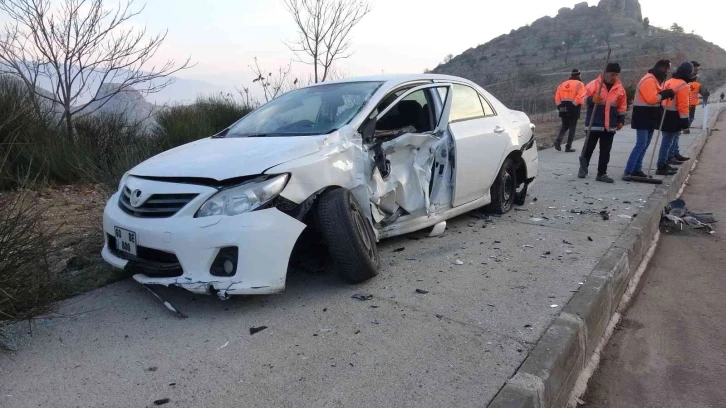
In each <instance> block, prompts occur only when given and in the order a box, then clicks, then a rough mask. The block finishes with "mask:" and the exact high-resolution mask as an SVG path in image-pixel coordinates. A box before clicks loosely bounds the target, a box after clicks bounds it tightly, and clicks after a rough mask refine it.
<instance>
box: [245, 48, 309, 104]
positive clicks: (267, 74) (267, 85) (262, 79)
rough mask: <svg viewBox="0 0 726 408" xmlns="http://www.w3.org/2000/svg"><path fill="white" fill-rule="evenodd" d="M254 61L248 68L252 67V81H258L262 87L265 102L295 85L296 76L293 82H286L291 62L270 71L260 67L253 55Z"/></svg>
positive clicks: (296, 81)
mask: <svg viewBox="0 0 726 408" xmlns="http://www.w3.org/2000/svg"><path fill="white" fill-rule="evenodd" d="M254 61H255V64H254V66H252V65H250V69H252V72H253V73H254V74H255V79H254V80H252V82H256V83H259V84H260V86H261V87H262V92H263V95H264V96H265V102H269V101H271V100H273V99H275V98H277V97H278V96H280V95H281V94H283V93H285V92H287V91H288V90H289V89H291V88H293V87H296V86H297V83H298V80H297V78H296V79H295V80H294V82H292V83H288V77H289V76H290V71H291V70H292V64H287V65H285V66H281V67H278V68H277V72H275V73H273V72H272V71H268V70H266V69H263V68H260V64H259V61H257V57H255V59H254Z"/></svg>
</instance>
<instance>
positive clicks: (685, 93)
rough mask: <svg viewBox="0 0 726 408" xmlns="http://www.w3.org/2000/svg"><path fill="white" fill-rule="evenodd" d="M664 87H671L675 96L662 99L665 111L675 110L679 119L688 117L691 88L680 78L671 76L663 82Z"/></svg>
mask: <svg viewBox="0 0 726 408" xmlns="http://www.w3.org/2000/svg"><path fill="white" fill-rule="evenodd" d="M663 88H664V89H672V90H673V92H674V93H675V94H676V96H675V97H674V98H673V99H666V100H665V101H663V107H664V108H665V110H666V111H669V112H677V113H678V116H679V117H680V118H681V119H688V113H689V107H690V106H689V100H690V93H691V88H690V87H689V86H688V83H687V82H686V81H684V80H682V79H675V78H671V79H669V80H667V81H666V82H665V85H664V86H663Z"/></svg>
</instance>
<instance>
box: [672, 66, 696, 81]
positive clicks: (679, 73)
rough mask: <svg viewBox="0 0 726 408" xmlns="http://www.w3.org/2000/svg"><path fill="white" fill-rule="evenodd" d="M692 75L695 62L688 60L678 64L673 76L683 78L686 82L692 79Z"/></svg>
mask: <svg viewBox="0 0 726 408" xmlns="http://www.w3.org/2000/svg"><path fill="white" fill-rule="evenodd" d="M692 75H693V64H691V63H690V62H688V61H686V62H684V63H682V64H681V65H679V66H678V69H676V72H674V73H673V78H677V79H682V80H684V81H686V82H689V81H690V80H691V76H692Z"/></svg>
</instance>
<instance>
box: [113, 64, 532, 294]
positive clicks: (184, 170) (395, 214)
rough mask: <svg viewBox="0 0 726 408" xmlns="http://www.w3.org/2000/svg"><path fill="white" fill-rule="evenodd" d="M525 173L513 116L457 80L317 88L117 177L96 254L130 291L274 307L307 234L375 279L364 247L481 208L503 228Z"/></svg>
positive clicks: (526, 136) (348, 266)
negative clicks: (163, 290)
mask: <svg viewBox="0 0 726 408" xmlns="http://www.w3.org/2000/svg"><path fill="white" fill-rule="evenodd" d="M537 164H538V161H537V146H536V144H535V140H534V125H532V124H531V123H530V121H529V118H528V117H527V115H525V114H524V113H522V112H518V111H513V110H510V109H508V108H507V107H505V106H504V105H503V104H501V103H500V102H499V101H497V100H496V99H495V98H493V97H492V96H491V95H490V94H489V93H487V92H486V91H485V90H484V89H482V88H481V87H479V86H477V85H476V84H474V83H472V82H470V81H467V80H465V79H462V78H456V77H449V76H441V75H407V76H380V77H367V78H351V79H345V80H342V81H337V82H327V83H322V84H316V85H313V86H309V87H307V88H302V89H298V90H294V91H291V92H288V93H286V94H284V95H282V96H280V97H279V98H277V99H275V100H273V101H271V102H269V103H267V104H265V105H264V106H262V107H260V108H258V109H257V110H255V111H253V112H252V113H250V114H248V115H247V116H245V117H244V118H242V119H240V120H239V121H237V122H236V123H234V124H233V125H231V126H230V127H229V128H227V129H225V130H224V131H222V132H220V133H219V134H217V135H214V136H212V137H209V138H206V139H201V140H198V141H196V142H193V143H189V144H186V145H183V146H180V147H177V148H175V149H172V150H169V151H166V152H164V153H161V154H159V155H157V156H155V157H153V158H151V159H149V160H146V161H145V162H143V163H141V164H139V165H138V166H136V167H134V168H133V169H131V170H130V171H129V172H128V173H127V174H126V175H125V176H124V177H123V179H122V180H121V182H120V184H119V189H118V191H117V192H116V193H115V194H114V195H113V196H112V197H111V199H110V200H109V201H108V203H107V205H106V208H105V211H104V217H103V229H104V232H105V234H104V235H105V239H106V242H105V246H104V248H103V253H102V254H103V258H104V259H105V260H106V261H107V262H109V263H110V264H111V265H113V266H115V267H118V268H126V269H127V270H130V271H132V272H133V273H134V279H135V280H137V281H138V282H140V283H143V284H160V285H167V286H170V285H171V286H180V287H183V288H185V289H188V290H190V291H193V292H197V293H214V294H217V295H219V296H220V297H222V298H224V297H226V296H227V295H235V294H269V293H277V292H280V291H282V290H283V289H284V288H285V280H286V276H287V271H288V263H289V261H290V259H291V253H292V251H293V248H294V247H295V244H296V242H297V241H298V238H299V237H300V236H301V233H302V232H303V230H305V229H306V228H309V229H310V230H312V231H316V232H319V234H320V236H321V237H322V239H323V240H324V241H325V243H326V245H327V246H328V249H329V252H330V254H331V256H332V258H333V261H334V265H335V268H336V270H337V271H338V272H339V273H340V274H341V275H342V277H343V278H345V279H346V280H348V281H350V282H361V281H364V280H366V279H369V278H371V277H373V276H375V275H376V274H377V273H378V268H379V256H378V251H377V249H376V242H377V241H378V240H380V239H383V238H387V237H391V236H396V235H400V234H406V233H410V232H413V231H417V230H421V229H424V228H427V227H431V226H435V225H436V224H440V223H442V222H443V221H444V220H447V219H449V218H452V217H455V216H457V215H460V214H462V213H465V212H467V211H471V210H474V209H477V208H480V207H483V206H486V205H489V206H490V211H492V212H498V213H506V212H507V211H509V210H510V209H511V208H512V206H513V205H515V204H519V205H521V204H522V203H523V202H524V198H525V196H526V190H527V186H528V185H529V184H530V183H531V182H532V181H533V180H534V178H535V176H536V175H537ZM440 226H441V225H439V227H440Z"/></svg>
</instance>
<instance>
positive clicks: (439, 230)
mask: <svg viewBox="0 0 726 408" xmlns="http://www.w3.org/2000/svg"><path fill="white" fill-rule="evenodd" d="M444 231H446V221H441V222H440V223H438V224H436V225H434V228H433V229H432V230H431V233H430V234H429V237H438V236H439V235H441V234H443V233H444Z"/></svg>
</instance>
